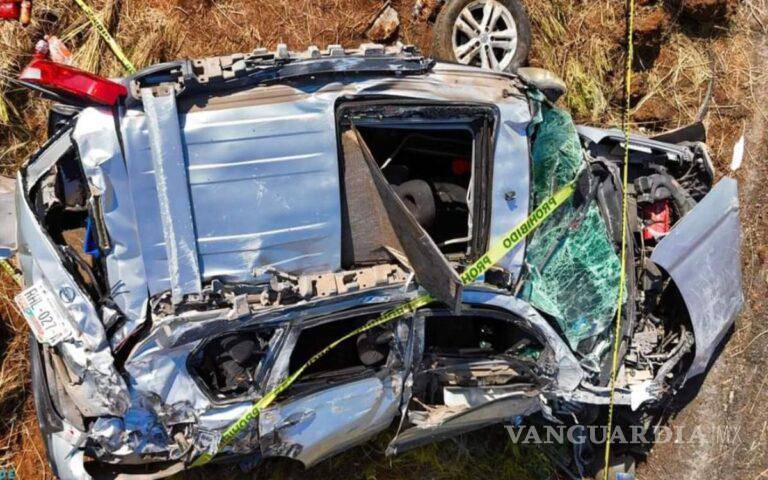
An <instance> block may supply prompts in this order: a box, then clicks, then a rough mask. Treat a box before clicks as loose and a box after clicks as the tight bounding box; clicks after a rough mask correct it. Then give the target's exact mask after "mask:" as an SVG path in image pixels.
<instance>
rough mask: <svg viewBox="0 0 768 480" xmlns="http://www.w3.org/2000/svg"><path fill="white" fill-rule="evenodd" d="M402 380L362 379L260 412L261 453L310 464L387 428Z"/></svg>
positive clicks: (395, 377) (395, 406) (387, 378)
mask: <svg viewBox="0 0 768 480" xmlns="http://www.w3.org/2000/svg"><path fill="white" fill-rule="evenodd" d="M401 393H402V379H401V378H400V377H399V376H396V375H392V376H389V377H386V378H384V379H383V380H382V379H379V378H377V377H371V378H365V379H362V380H357V381H353V382H349V383H345V384H342V385H339V386H337V387H330V388H327V389H324V390H322V391H319V392H317V393H316V394H313V395H307V396H303V397H300V398H297V399H295V400H289V401H286V402H283V403H281V404H278V405H275V406H274V407H271V408H268V409H265V410H264V411H263V412H262V414H261V416H259V436H260V437H261V448H262V452H261V454H262V455H263V456H265V457H273V456H277V457H289V458H293V459H294V460H298V461H300V462H302V463H303V464H304V465H305V466H307V467H309V466H312V465H314V464H316V463H318V462H319V461H321V460H323V459H325V458H328V457H330V456H331V455H333V454H335V453H338V452H340V451H342V450H345V449H346V448H348V447H350V446H353V445H356V444H358V443H361V442H364V441H365V440H367V439H369V438H371V437H373V436H374V435H376V434H377V433H378V432H380V431H382V430H384V429H386V428H387V427H388V426H389V425H390V423H392V419H393V418H394V417H395V416H396V415H397V413H398V410H399V407H400V394H401Z"/></svg>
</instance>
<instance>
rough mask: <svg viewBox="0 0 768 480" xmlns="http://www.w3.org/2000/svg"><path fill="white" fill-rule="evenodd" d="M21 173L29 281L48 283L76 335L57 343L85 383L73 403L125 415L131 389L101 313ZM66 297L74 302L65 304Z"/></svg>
mask: <svg viewBox="0 0 768 480" xmlns="http://www.w3.org/2000/svg"><path fill="white" fill-rule="evenodd" d="M21 175H22V174H21V173H19V176H18V180H17V182H18V183H17V184H16V216H17V219H18V229H19V257H20V260H21V263H22V265H24V267H25V268H24V281H25V283H26V284H27V285H32V284H33V283H35V282H44V283H45V284H46V286H47V287H48V288H49V289H50V291H51V292H53V293H54V294H55V295H56V296H57V297H59V298H57V300H58V301H59V306H60V307H61V309H62V311H65V312H67V318H68V320H69V321H70V322H71V325H72V330H73V336H72V338H70V339H68V340H65V341H63V342H61V343H60V344H59V345H57V347H56V350H57V351H58V352H59V353H60V354H61V357H62V359H63V360H64V363H65V364H66V366H67V368H68V370H69V372H70V374H71V375H73V376H74V377H75V378H76V379H77V382H78V383H79V384H80V390H79V391H80V392H82V395H80V396H72V397H71V398H72V401H73V402H74V403H75V405H77V408H78V409H79V410H80V411H81V412H84V414H85V415H87V416H97V415H122V414H123V412H125V410H126V409H127V408H128V403H129V399H128V391H127V388H126V384H125V381H124V380H123V378H122V377H121V376H120V374H119V373H118V372H117V370H116V369H115V365H114V359H113V357H112V351H111V349H110V347H109V343H108V342H107V338H106V332H105V331H104V326H103V325H102V323H101V320H100V317H99V314H98V312H97V311H96V308H95V307H94V305H93V304H92V303H91V301H90V300H89V299H88V297H87V296H86V295H85V293H84V292H83V291H82V290H81V289H80V286H79V285H78V283H77V282H76V281H75V279H74V278H73V277H72V275H71V274H70V273H69V272H68V271H67V270H66V268H65V267H64V265H63V263H62V259H61V257H60V256H59V254H58V252H57V249H56V246H55V245H53V243H52V242H51V240H50V239H49V238H48V237H47V236H46V234H45V233H44V232H43V227H42V226H41V225H40V224H39V223H38V222H37V219H36V218H35V216H34V214H33V213H32V210H31V209H30V207H29V204H28V203H27V201H26V199H25V197H24V194H23V192H24V187H23V183H22V176H21ZM61 298H67V299H69V301H68V302H67V303H64V301H63V300H61Z"/></svg>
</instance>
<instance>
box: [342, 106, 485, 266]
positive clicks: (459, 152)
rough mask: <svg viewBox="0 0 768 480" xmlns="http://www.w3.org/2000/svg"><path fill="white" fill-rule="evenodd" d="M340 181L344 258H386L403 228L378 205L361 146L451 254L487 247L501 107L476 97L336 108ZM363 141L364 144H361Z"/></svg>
mask: <svg viewBox="0 0 768 480" xmlns="http://www.w3.org/2000/svg"><path fill="white" fill-rule="evenodd" d="M337 116H338V119H339V132H340V137H341V138H340V140H341V141H340V145H341V170H342V178H343V186H342V222H343V223H342V227H343V232H344V234H343V237H342V264H343V265H344V266H345V267H351V266H353V265H361V264H366V263H369V262H377V261H381V259H382V255H384V258H386V255H387V252H386V251H385V249H382V248H381V247H382V246H386V247H391V248H394V249H399V242H398V234H402V232H400V231H398V232H395V231H394V229H393V228H392V226H391V225H389V224H388V222H387V220H386V215H384V213H383V212H384V208H383V207H382V206H381V205H378V204H377V202H378V200H377V199H378V198H379V194H378V193H377V192H376V189H375V187H374V185H373V182H371V181H365V179H366V178H369V177H370V172H369V171H368V166H367V165H366V163H365V161H364V160H362V157H363V156H364V155H363V154H362V150H367V151H368V152H370V155H371V156H372V157H373V160H374V161H375V164H376V166H378V168H379V169H380V171H381V173H382V174H383V176H384V178H385V179H386V182H387V183H388V184H389V186H390V187H391V188H392V190H393V191H394V193H395V194H396V195H397V197H399V199H400V200H401V201H402V202H403V204H404V205H405V207H406V208H407V210H408V211H409V212H410V214H411V215H412V216H413V217H414V219H415V220H416V222H417V223H418V225H419V226H420V227H421V228H422V229H423V230H424V231H425V232H426V233H427V234H428V235H429V237H430V238H431V240H432V241H433V242H434V244H435V245H436V246H437V248H438V249H439V252H440V253H442V254H443V255H444V256H445V257H446V258H447V259H448V260H453V261H462V260H464V259H467V258H468V257H470V258H471V257H472V256H473V255H474V254H476V253H478V252H480V251H482V249H483V248H484V247H485V243H486V239H485V235H486V231H485V230H486V229H485V226H486V225H485V224H486V222H485V221H484V215H485V212H486V211H487V208H485V207H486V206H487V201H488V200H487V197H488V195H489V193H490V192H489V189H488V185H490V181H489V178H490V173H491V172H490V163H491V162H490V161H489V158H490V155H491V151H492V148H491V143H492V139H493V131H494V124H495V118H496V114H495V112H494V110H493V109H492V108H490V107H482V106H477V105H445V104H443V105H419V104H413V103H408V102H402V103H394V102H393V101H376V102H353V103H349V104H345V105H343V106H342V107H340V109H339V111H338V114H337ZM363 143H364V145H362V144H363Z"/></svg>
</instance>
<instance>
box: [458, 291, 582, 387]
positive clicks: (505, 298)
mask: <svg viewBox="0 0 768 480" xmlns="http://www.w3.org/2000/svg"><path fill="white" fill-rule="evenodd" d="M462 301H463V302H465V303H468V304H470V305H484V306H491V307H499V308H502V309H504V310H505V311H507V312H510V313H512V314H514V315H515V316H517V317H519V318H520V319H522V320H523V321H524V322H526V323H527V324H528V325H529V326H530V327H531V328H532V329H533V330H534V331H535V332H536V333H537V336H539V340H540V341H542V342H544V343H545V344H546V345H547V346H549V347H550V348H552V350H553V351H554V354H555V362H556V363H557V365H558V372H557V376H556V386H557V389H558V390H563V391H571V390H575V389H576V387H578V386H579V384H580V383H581V380H582V379H583V378H584V370H583V369H582V368H581V365H580V364H579V361H578V360H577V359H576V357H575V356H574V355H573V352H572V351H571V349H570V348H569V347H568V344H566V343H565V342H564V341H563V339H562V338H560V336H559V335H558V333H557V332H556V331H555V329H554V328H553V327H552V325H551V324H550V323H549V322H548V321H547V320H546V319H545V318H544V317H542V316H541V314H540V313H539V312H537V311H536V309H534V308H533V307H532V306H531V305H530V304H529V303H527V302H525V301H523V300H520V299H519V298H517V297H513V296H511V295H509V294H506V293H495V292H489V291H486V290H465V291H464V296H463V297H462Z"/></svg>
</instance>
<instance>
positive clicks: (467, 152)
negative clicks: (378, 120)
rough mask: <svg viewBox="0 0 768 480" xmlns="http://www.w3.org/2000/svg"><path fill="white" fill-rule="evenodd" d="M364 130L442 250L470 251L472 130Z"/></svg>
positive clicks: (403, 196) (392, 180) (388, 173)
mask: <svg viewBox="0 0 768 480" xmlns="http://www.w3.org/2000/svg"><path fill="white" fill-rule="evenodd" d="M360 133H361V135H362V137H363V138H364V139H365V141H366V143H367V144H368V147H369V148H370V149H371V152H372V153H373V154H374V156H375V157H376V160H377V161H378V162H380V168H381V171H382V172H383V173H384V176H385V177H386V179H387V181H388V182H389V183H390V185H393V186H394V188H395V192H396V193H397V195H398V196H399V197H400V199H402V200H403V202H404V203H405V205H406V206H407V207H408V210H409V211H410V212H411V213H412V214H413V215H414V216H415V217H416V219H417V220H418V222H419V225H421V226H422V227H423V228H424V230H426V231H427V233H428V234H429V235H430V237H432V240H433V241H434V242H435V243H436V244H437V246H438V247H439V248H440V250H441V251H442V252H443V253H445V254H449V255H456V254H459V255H461V254H466V252H467V248H468V244H469V241H470V240H471V239H472V231H471V212H470V208H471V206H472V198H471V196H472V182H471V179H472V163H473V144H474V138H473V135H472V131H470V130H469V129H446V130H420V129H419V130H414V129H407V128H378V127H361V128H360Z"/></svg>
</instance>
